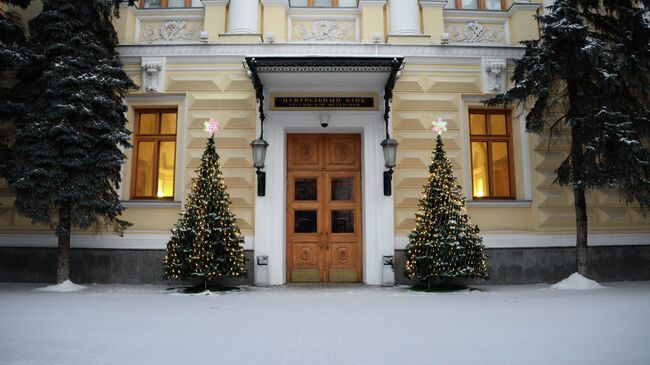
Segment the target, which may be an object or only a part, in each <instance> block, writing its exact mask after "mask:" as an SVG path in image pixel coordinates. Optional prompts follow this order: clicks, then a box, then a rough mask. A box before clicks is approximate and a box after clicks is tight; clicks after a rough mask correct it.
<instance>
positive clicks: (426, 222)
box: [404, 119, 487, 286]
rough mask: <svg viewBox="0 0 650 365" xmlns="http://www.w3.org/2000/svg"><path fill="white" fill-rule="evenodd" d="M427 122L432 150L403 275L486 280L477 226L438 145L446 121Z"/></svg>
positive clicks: (429, 279)
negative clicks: (432, 136) (432, 139)
mask: <svg viewBox="0 0 650 365" xmlns="http://www.w3.org/2000/svg"><path fill="white" fill-rule="evenodd" d="M433 125H434V127H433V129H434V131H436V132H438V136H437V139H436V150H435V152H434V153H433V157H432V162H431V165H430V166H429V174H430V175H429V181H428V183H427V185H426V186H425V187H424V194H423V196H422V198H421V199H420V202H419V212H418V213H416V218H415V229H414V230H413V232H412V233H411V234H410V235H409V243H408V245H407V246H406V266H405V268H404V274H405V275H406V277H408V278H411V279H418V280H419V281H420V282H422V283H426V284H427V285H429V286H430V285H431V282H432V281H434V280H436V279H441V280H442V281H446V280H447V279H451V278H475V277H478V278H485V279H487V266H486V261H487V260H486V256H485V253H484V252H483V249H484V246H483V244H482V238H481V236H479V228H478V226H476V225H472V224H471V222H470V219H469V216H468V215H467V211H466V210H465V197H464V196H463V195H462V192H461V187H460V185H458V184H457V183H456V178H455V177H454V175H453V172H452V166H451V162H450V161H449V160H448V159H447V155H446V154H445V150H444V149H443V143H442V137H441V133H442V132H444V131H446V130H447V123H446V122H445V121H444V120H442V119H438V120H437V121H435V122H434V123H433Z"/></svg>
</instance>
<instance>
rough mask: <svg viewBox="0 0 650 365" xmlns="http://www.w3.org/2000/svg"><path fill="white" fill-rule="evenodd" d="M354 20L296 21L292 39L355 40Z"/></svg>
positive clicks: (318, 40) (320, 40) (317, 40)
mask: <svg viewBox="0 0 650 365" xmlns="http://www.w3.org/2000/svg"><path fill="white" fill-rule="evenodd" d="M355 38H356V34H355V26H354V21H329V20H325V19H321V20H316V21H296V22H294V23H293V36H292V39H293V40H297V41H316V42H323V41H326V42H327V41H330V42H331V41H355V40H356V39H355Z"/></svg>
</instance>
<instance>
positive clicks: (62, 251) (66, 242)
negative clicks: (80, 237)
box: [56, 204, 72, 284]
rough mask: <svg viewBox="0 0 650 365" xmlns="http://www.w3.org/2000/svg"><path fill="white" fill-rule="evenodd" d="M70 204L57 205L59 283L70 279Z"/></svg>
mask: <svg viewBox="0 0 650 365" xmlns="http://www.w3.org/2000/svg"><path fill="white" fill-rule="evenodd" d="M71 221H72V217H71V216H70V204H63V205H62V206H61V207H59V224H58V226H57V228H56V236H57V238H58V241H59V252H58V255H57V262H56V283H57V284H60V283H62V282H64V281H66V280H68V279H70V226H71Z"/></svg>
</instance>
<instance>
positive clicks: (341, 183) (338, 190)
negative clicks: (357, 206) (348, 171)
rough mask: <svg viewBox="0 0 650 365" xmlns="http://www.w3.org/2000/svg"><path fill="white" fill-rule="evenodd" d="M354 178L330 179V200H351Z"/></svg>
mask: <svg viewBox="0 0 650 365" xmlns="http://www.w3.org/2000/svg"><path fill="white" fill-rule="evenodd" d="M353 187H354V179H353V178H351V177H348V178H344V179H332V200H352V189H353Z"/></svg>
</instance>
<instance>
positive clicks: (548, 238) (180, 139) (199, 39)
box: [0, 0, 650, 285]
mask: <svg viewBox="0 0 650 365" xmlns="http://www.w3.org/2000/svg"><path fill="white" fill-rule="evenodd" d="M543 5H544V4H543V3H542V1H538V2H535V1H530V2H528V1H521V2H519V1H514V2H513V1H512V0H456V1H454V0H449V1H444V0H442V1H440V0H388V1H387V0H358V1H357V0H324V1H320V0H295V1H294V0H202V1H199V0H157V1H156V0H142V1H140V3H139V4H138V6H135V7H128V6H126V5H124V6H123V7H122V8H121V9H120V13H121V17H120V18H119V19H117V20H116V24H115V26H116V30H117V31H118V33H119V40H120V44H121V45H120V47H119V51H120V54H121V55H122V60H123V62H124V67H125V70H126V71H127V72H128V74H129V76H130V77H131V78H132V79H133V80H134V81H135V82H136V84H138V85H139V86H140V89H138V90H136V91H134V92H133V93H131V94H130V95H129V96H128V97H127V98H126V99H125V103H126V104H127V105H128V120H129V121H130V125H129V129H130V130H132V131H133V145H134V147H133V149H131V150H128V151H126V154H127V155H128V156H129V159H128V161H127V163H126V164H125V166H124V169H123V185H122V187H121V190H120V192H119V193H120V195H121V197H122V200H123V201H124V205H125V206H126V207H127V210H126V213H125V217H124V218H125V219H126V220H128V221H130V222H132V223H133V224H134V225H133V227H131V228H130V229H129V230H128V231H127V232H126V234H125V235H124V237H117V236H112V235H110V234H104V235H96V236H93V235H91V234H90V233H89V232H76V233H75V235H74V236H73V238H72V247H73V248H74V250H73V263H72V277H73V279H76V280H77V281H82V282H160V281H162V270H161V262H162V258H163V257H164V249H165V245H166V243H167V240H168V239H169V237H170V229H171V227H172V226H173V224H174V223H175V222H176V220H177V218H178V213H179V211H180V210H182V209H183V201H184V199H185V197H186V195H187V193H188V191H189V186H190V181H191V179H192V176H193V173H194V170H195V169H196V168H197V167H198V166H199V163H200V157H201V154H202V152H203V149H204V145H205V140H206V137H207V134H206V132H205V131H204V129H203V123H204V122H205V121H206V120H208V119H210V118H215V119H218V120H219V121H220V123H221V126H222V127H223V129H222V130H220V131H219V132H218V133H217V135H216V145H217V151H218V153H219V154H220V156H221V163H222V167H223V170H224V176H225V180H226V185H227V186H228V191H229V193H230V195H231V200H232V207H233V210H234V212H235V214H236V215H237V217H238V220H237V222H238V224H239V227H240V228H241V230H242V233H243V235H244V236H245V249H246V252H247V257H248V258H249V277H248V278H247V279H246V281H245V282H247V283H251V284H252V283H254V284H257V285H281V284H285V283H288V282H305V281H306V282H363V283H366V284H373V285H393V284H395V283H407V282H408V281H407V280H406V279H405V278H404V277H403V274H402V271H403V262H404V260H403V251H404V248H405V246H406V244H407V242H408V239H407V236H408V234H409V233H410V231H411V230H412V229H413V227H414V225H415V224H414V222H415V212H416V211H417V203H418V199H419V198H420V197H421V194H422V190H423V185H424V184H425V182H426V179H427V176H428V168H427V166H428V164H429V162H430V158H431V152H432V150H433V147H434V143H435V138H434V132H433V131H432V130H431V122H432V121H433V120H435V119H437V118H443V119H445V120H446V121H447V122H448V131H447V132H446V133H445V134H444V135H443V138H444V142H445V146H446V150H447V154H448V156H449V158H450V159H451V161H452V162H453V165H454V169H455V174H456V177H457V178H458V182H459V183H460V184H461V185H462V186H463V189H464V190H463V191H464V194H465V196H466V198H467V202H468V204H467V205H468V211H469V214H470V216H471V217H472V220H473V222H474V223H476V224H478V225H479V227H480V228H481V230H482V234H483V237H484V243H485V245H486V246H487V248H488V255H489V259H488V267H489V272H490V276H491V280H490V281H489V282H493V283H529V282H543V281H555V280H559V279H561V278H563V277H565V276H566V275H568V274H570V273H571V272H573V271H575V267H576V263H575V215H574V211H573V198H572V195H571V192H570V190H567V189H565V188H562V187H559V186H557V185H555V184H554V183H553V182H554V177H555V173H554V171H555V169H556V168H557V167H558V166H559V162H560V161H561V159H562V158H563V156H564V154H565V151H566V150H567V148H566V147H567V146H566V145H565V144H563V143H555V144H551V145H549V144H548V141H547V140H546V139H545V138H543V137H540V136H535V135H530V134H527V133H526V132H525V121H524V113H523V111H522V110H520V109H518V108H517V107H513V108H510V109H500V108H486V107H485V106H483V104H482V102H481V101H482V100H484V99H486V98H487V97H489V96H491V95H494V94H495V93H498V92H501V91H504V90H506V89H507V88H508V87H509V80H510V76H511V73H512V70H513V67H514V62H513V60H514V59H516V58H518V57H520V56H521V55H522V54H523V49H522V47H521V46H520V45H519V42H520V41H522V40H527V39H533V38H536V37H537V36H538V34H539V33H538V32H539V29H538V23H537V21H536V20H535V19H534V17H533V16H534V15H536V14H539V13H541V12H543V11H544V10H543ZM256 139H264V140H265V141H266V142H267V143H268V149H267V151H266V156H265V159H264V167H263V168H261V169H258V170H256V168H254V167H253V165H254V162H255V161H254V160H253V154H252V153H251V142H252V141H254V140H256ZM387 139H395V140H396V141H397V142H398V143H399V144H398V147H397V156H396V164H395V165H396V166H395V167H394V171H393V169H391V170H390V171H389V173H386V171H387V168H386V166H385V162H386V161H385V159H384V155H383V150H382V145H381V143H382V141H384V140H387ZM258 172H260V173H258ZM385 176H388V179H389V180H388V181H387V182H385V181H384V180H385ZM261 183H263V185H264V186H263V188H264V189H261V188H262V187H260V184H261ZM262 190H264V191H262ZM0 199H1V200H0V202H1V203H2V205H0V279H2V280H47V278H48V275H51V276H50V277H53V275H54V274H53V272H54V270H55V268H54V255H55V250H54V249H53V247H55V245H56V241H55V237H54V236H53V234H51V232H49V231H48V228H47V227H36V226H33V225H31V224H30V223H29V221H27V220H26V219H25V218H23V217H21V216H19V215H17V214H16V213H15V211H14V210H13V208H12V204H13V200H12V193H11V191H10V190H9V189H7V188H6V185H4V186H0ZM588 206H589V224H590V226H589V229H590V238H589V239H590V245H591V248H590V265H591V267H590V269H591V270H592V273H593V277H594V278H595V279H597V280H623V279H650V220H649V219H647V218H644V217H643V216H642V215H641V214H640V212H639V210H638V209H637V208H636V207H634V206H632V207H627V206H625V205H623V204H622V203H621V202H620V199H619V194H618V193H617V192H616V191H592V192H590V193H589V195H588ZM48 265H51V266H52V268H51V269H50V268H49V266H48ZM50 280H51V279H50Z"/></svg>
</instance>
